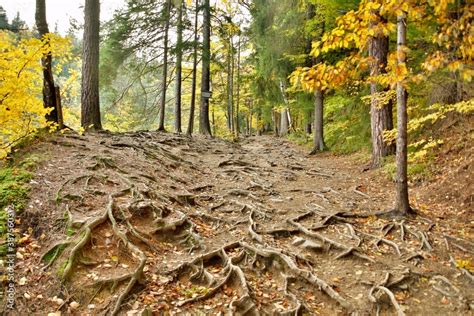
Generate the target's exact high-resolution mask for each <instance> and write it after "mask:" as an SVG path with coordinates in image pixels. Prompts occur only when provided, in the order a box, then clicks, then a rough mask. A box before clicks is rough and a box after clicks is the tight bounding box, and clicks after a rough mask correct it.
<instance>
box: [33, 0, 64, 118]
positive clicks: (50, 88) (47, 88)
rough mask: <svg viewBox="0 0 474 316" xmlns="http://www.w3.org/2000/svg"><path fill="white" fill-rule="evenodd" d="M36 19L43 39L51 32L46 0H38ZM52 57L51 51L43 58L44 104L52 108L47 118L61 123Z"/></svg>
mask: <svg viewBox="0 0 474 316" xmlns="http://www.w3.org/2000/svg"><path fill="white" fill-rule="evenodd" d="M35 20H36V27H37V28H38V33H39V36H40V38H41V39H43V36H44V35H46V34H48V33H49V29H48V23H47V21H46V4H45V0H36V13H35ZM45 45H47V46H49V44H48V43H45ZM52 59H53V58H52V55H51V52H48V53H46V54H44V55H43V57H42V58H41V64H42V66H43V104H44V107H45V108H51V111H50V112H49V113H48V114H47V115H46V120H47V121H49V122H54V123H59V113H58V105H57V102H56V93H55V86H54V78H53V71H52V62H53V61H52Z"/></svg>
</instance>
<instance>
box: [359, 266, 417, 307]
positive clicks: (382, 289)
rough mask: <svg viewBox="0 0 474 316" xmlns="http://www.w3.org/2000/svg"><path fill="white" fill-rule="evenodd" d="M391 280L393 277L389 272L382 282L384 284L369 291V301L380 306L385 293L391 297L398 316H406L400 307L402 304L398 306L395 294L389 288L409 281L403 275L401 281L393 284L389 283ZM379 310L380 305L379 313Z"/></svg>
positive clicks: (379, 284)
mask: <svg viewBox="0 0 474 316" xmlns="http://www.w3.org/2000/svg"><path fill="white" fill-rule="evenodd" d="M408 272H409V271H408ZM390 278H391V275H390V273H389V272H387V273H386V274H385V277H384V279H383V280H382V282H380V283H378V284H375V285H374V286H372V288H371V289H370V290H369V294H368V297H369V300H370V301H371V302H373V303H375V304H378V303H379V301H380V297H381V295H382V294H383V293H384V294H386V295H387V296H388V297H389V299H390V302H391V304H392V305H393V307H394V308H395V310H396V311H397V315H398V316H404V315H405V313H404V312H403V310H402V308H401V307H400V304H398V301H397V299H396V298H395V295H394V294H393V292H392V291H391V290H390V289H389V288H390V287H393V286H396V285H398V284H400V283H401V282H403V281H404V280H406V279H407V276H406V275H402V277H400V278H399V279H397V280H394V281H392V282H389V281H390ZM378 309H379V305H377V311H378ZM377 314H378V312H377Z"/></svg>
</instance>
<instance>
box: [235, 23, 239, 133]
mask: <svg viewBox="0 0 474 316" xmlns="http://www.w3.org/2000/svg"><path fill="white" fill-rule="evenodd" d="M235 97H236V100H235V123H234V132H235V136H239V133H240V130H239V106H240V31H239V42H238V44H237V88H236V96H235Z"/></svg>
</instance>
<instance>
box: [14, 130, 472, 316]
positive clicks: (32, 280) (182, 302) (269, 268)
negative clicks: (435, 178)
mask: <svg viewBox="0 0 474 316" xmlns="http://www.w3.org/2000/svg"><path fill="white" fill-rule="evenodd" d="M37 147H38V148H36V149H35V152H36V151H37V152H38V153H39V154H41V155H44V156H45V157H47V163H44V164H43V165H42V166H41V167H40V168H39V169H38V171H37V174H36V177H35V180H34V181H33V182H32V187H33V188H32V193H31V195H32V196H31V198H32V200H31V201H32V202H31V205H30V207H28V208H27V210H26V212H24V214H23V215H22V221H23V224H22V225H23V226H24V227H25V229H27V228H29V229H27V232H26V233H25V236H26V238H29V240H30V242H29V244H27V245H25V246H24V247H23V248H22V249H23V250H22V251H23V252H24V255H22V256H21V257H22V260H23V261H24V262H23V263H21V262H19V263H18V266H21V267H22V268H20V270H21V271H22V272H19V273H20V274H21V273H23V274H24V275H25V280H26V281H25V282H23V283H26V284H24V286H20V287H19V289H18V291H17V302H16V304H17V309H18V311H19V312H20V314H21V313H27V314H35V313H43V314H44V313H45V312H48V313H49V312H61V313H63V314H65V315H69V314H76V313H77V314H79V313H89V314H91V315H158V314H162V313H169V314H183V313H188V314H201V315H202V314H220V315H231V314H233V315H260V314H262V315H264V314H271V315H300V314H321V315H350V314H353V315H375V314H381V315H405V314H406V315H428V314H432V315H461V314H462V315H464V314H470V313H471V314H472V308H473V303H472V302H473V298H474V293H473V289H474V286H473V277H472V274H471V271H469V268H466V267H465V266H463V265H462V264H459V262H463V261H462V259H465V258H466V257H472V252H473V249H474V247H473V241H472V240H469V239H466V238H462V237H460V236H459V235H455V234H451V232H450V230H449V229H448V228H447V227H444V226H443V224H442V223H439V222H433V221H432V220H431V219H429V218H428V216H420V215H419V216H416V217H410V218H405V219H390V220H389V219H378V218H376V217H374V216H368V215H367V214H369V213H371V212H372V213H373V212H375V211H380V210H384V209H388V208H390V206H391V205H392V192H391V190H390V188H391V187H390V186H387V184H384V183H383V181H382V180H377V177H376V176H375V175H374V173H372V174H370V175H369V174H366V173H362V172H361V171H360V169H361V168H360V167H354V166H355V163H354V162H350V161H348V159H347V158H338V157H334V156H331V155H329V154H323V155H320V156H317V155H316V156H311V157H308V156H306V154H305V153H304V151H303V150H302V149H301V148H298V147H297V146H295V145H292V144H291V143H289V142H288V141H285V140H282V139H277V138H274V137H270V136H262V137H251V138H246V139H243V140H241V141H240V142H239V143H230V142H225V141H223V140H218V139H205V138H199V137H196V138H187V137H185V136H179V135H172V134H164V133H152V132H138V133H125V134H106V133H103V134H102V133H101V134H91V135H87V136H77V135H63V136H58V137H56V138H54V139H51V140H47V141H44V142H42V143H40V144H38V146H37ZM32 249H33V250H32ZM29 251H31V252H29ZM37 253H41V255H38V254H37ZM19 277H21V275H20V276H19Z"/></svg>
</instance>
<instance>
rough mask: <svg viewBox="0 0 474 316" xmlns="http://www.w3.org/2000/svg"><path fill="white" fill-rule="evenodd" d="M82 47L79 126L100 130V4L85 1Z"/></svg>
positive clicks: (93, 1) (94, 0)
mask: <svg viewBox="0 0 474 316" xmlns="http://www.w3.org/2000/svg"><path fill="white" fill-rule="evenodd" d="M84 16H85V18H84V40H83V45H82V90H81V105H82V107H81V125H82V127H83V128H84V129H86V130H87V129H91V128H92V129H96V130H100V129H102V124H101V120H100V103H99V28H100V2H99V0H86V2H85V8H84Z"/></svg>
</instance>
